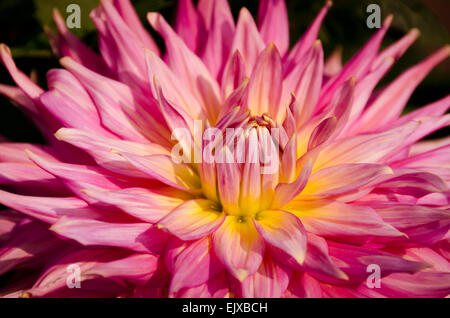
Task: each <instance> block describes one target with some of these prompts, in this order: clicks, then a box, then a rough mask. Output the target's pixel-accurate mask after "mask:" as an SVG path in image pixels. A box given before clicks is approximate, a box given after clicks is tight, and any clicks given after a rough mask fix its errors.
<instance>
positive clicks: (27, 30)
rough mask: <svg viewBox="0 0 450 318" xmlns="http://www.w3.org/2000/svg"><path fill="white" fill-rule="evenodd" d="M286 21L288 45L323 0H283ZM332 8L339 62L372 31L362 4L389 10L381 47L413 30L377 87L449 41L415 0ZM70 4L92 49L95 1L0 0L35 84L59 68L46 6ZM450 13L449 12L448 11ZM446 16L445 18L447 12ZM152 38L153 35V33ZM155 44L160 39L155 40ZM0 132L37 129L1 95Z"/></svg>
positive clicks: (326, 34) (431, 80)
mask: <svg viewBox="0 0 450 318" xmlns="http://www.w3.org/2000/svg"><path fill="white" fill-rule="evenodd" d="M286 2H287V7H288V14H289V21H290V36H291V44H293V43H295V41H296V40H297V39H298V38H299V37H300V36H301V34H303V32H304V31H305V30H306V29H307V27H308V26H309V24H310V23H311V22H312V20H313V19H314V17H315V15H316V14H317V12H318V11H319V10H320V8H321V7H322V5H323V4H324V2H325V1H324V0H323V1H321V0H319V1H310V0H301V1H298V0H286ZM333 2H334V3H333V6H332V8H331V10H330V12H329V13H328V15H327V17H326V18H325V22H324V24H323V26H322V28H321V31H320V34H319V38H320V39H321V40H322V42H323V46H324V50H325V55H328V54H330V53H331V52H332V51H333V50H334V49H335V48H336V47H338V46H342V48H343V56H344V60H347V59H348V58H350V57H351V56H352V55H353V54H354V53H355V52H356V51H357V50H358V49H359V48H361V47H362V46H363V45H364V43H365V42H366V41H367V40H368V39H369V38H370V36H371V35H373V34H374V32H375V30H371V29H369V28H368V27H367V26H366V18H367V16H368V13H366V7H367V5H368V4H370V3H377V4H379V5H380V7H381V12H382V16H383V17H386V16H387V15H388V14H391V13H393V14H394V22H393V24H392V26H391V28H390V30H389V31H388V33H387V35H386V38H385V40H384V42H383V47H385V46H387V45H389V44H390V43H392V42H394V41H395V40H397V39H399V38H400V37H401V36H403V35H404V34H405V33H406V32H407V31H408V30H410V29H411V28H414V27H415V28H418V29H419V30H420V31H421V37H420V38H419V40H418V41H416V43H415V44H414V45H413V46H412V47H411V49H410V50H408V52H407V53H406V54H405V55H404V57H402V58H401V59H400V60H399V61H398V62H397V64H396V65H395V67H394V68H393V70H392V71H391V72H390V73H389V74H388V75H387V76H386V78H385V79H383V81H382V83H381V85H383V84H385V83H388V82H389V81H391V80H392V79H393V78H394V77H395V76H397V75H398V74H399V73H401V72H402V71H403V70H405V69H406V68H407V67H409V66H412V65H414V64H415V63H417V62H419V61H420V60H422V59H423V58H425V57H426V56H427V55H428V54H430V53H431V52H433V51H434V50H436V49H438V48H439V47H442V46H443V45H445V44H448V43H450V35H449V31H448V30H447V29H446V28H445V27H444V24H443V23H442V21H439V20H438V19H437V18H436V16H435V15H433V13H432V12H431V11H430V9H429V8H427V6H425V5H424V3H423V1H421V0H334V1H333ZM70 3H76V4H78V5H80V7H81V28H80V29H73V30H72V31H73V33H74V34H75V35H77V36H78V37H80V38H81V39H82V40H83V41H84V42H85V43H87V44H88V45H89V46H91V47H93V48H96V46H97V35H96V31H95V28H94V25H93V23H92V21H91V20H90V18H89V12H90V11H91V10H92V9H93V8H95V7H96V6H97V5H98V3H97V1H95V0H2V1H0V28H1V30H2V32H1V33H0V42H3V43H6V44H7V45H8V46H10V47H11V48H12V52H13V56H14V59H15V61H16V63H17V65H18V67H19V68H20V69H22V70H23V71H24V72H25V73H28V74H29V73H30V72H32V71H33V72H34V73H35V74H36V76H37V79H38V81H39V84H40V85H42V86H43V87H45V74H46V72H47V71H48V70H49V69H51V68H54V67H59V64H58V60H57V59H56V57H54V56H53V54H52V52H51V50H50V46H49V44H48V39H47V36H46V34H45V33H44V31H43V26H44V25H46V26H49V27H50V28H53V29H55V26H54V23H53V20H52V9H53V8H57V9H58V10H59V11H60V12H61V14H62V15H63V17H66V16H67V15H68V13H66V7H67V5H68V4H70ZM132 3H133V5H134V7H135V9H136V10H137V12H138V15H139V17H140V18H141V20H142V21H143V22H144V25H145V27H146V28H147V29H148V30H149V31H150V32H151V33H152V34H153V35H155V33H154V32H153V30H150V27H149V26H148V23H147V22H146V21H145V15H146V13H147V12H148V11H159V12H161V13H162V14H163V15H164V16H165V17H166V18H167V19H168V20H169V21H172V22H173V20H174V15H175V10H176V1H175V0H132ZM230 6H231V9H232V11H233V15H234V16H235V18H237V16H238V14H239V10H240V8H241V7H242V6H246V7H247V8H248V9H249V10H250V11H251V12H252V13H253V14H254V16H255V17H256V13H257V7H258V1H257V0H246V1H242V0H230ZM449 14H450V12H449ZM448 18H449V19H450V16H448ZM155 36H156V37H157V38H158V36H157V35H155ZM158 41H159V42H158V43H161V44H162V42H161V39H158ZM449 71H450V63H449V62H448V61H447V62H445V63H442V64H441V65H439V67H438V68H436V69H435V70H434V71H433V72H432V73H431V74H430V75H429V76H428V77H427V78H426V79H425V80H424V82H423V83H422V84H421V85H420V86H419V87H418V88H417V90H416V92H415V93H414V95H413V96H412V98H411V100H410V102H409V104H408V107H407V111H409V110H411V109H414V108H417V107H419V106H422V105H424V104H426V103H429V102H432V101H434V100H437V99H438V98H441V97H443V96H445V95H447V94H448V93H449V88H450V76H449ZM0 82H1V83H8V84H12V81H11V79H10V77H9V75H8V74H7V72H6V71H5V70H4V68H3V67H0ZM0 103H1V106H0V107H1V110H0V114H1V116H0V134H2V135H5V136H7V137H8V138H10V139H12V140H27V141H41V140H42V139H41V137H39V136H40V135H39V133H38V132H37V131H36V130H35V128H33V127H32V125H31V123H30V122H29V121H27V120H26V119H24V116H23V115H22V114H21V112H20V111H19V110H17V109H16V108H14V106H12V105H11V104H10V103H9V102H8V101H7V100H6V99H5V98H3V97H1V98H0Z"/></svg>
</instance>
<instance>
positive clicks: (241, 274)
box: [233, 269, 250, 283]
mask: <svg viewBox="0 0 450 318" xmlns="http://www.w3.org/2000/svg"><path fill="white" fill-rule="evenodd" d="M249 274H250V273H249V272H248V270H245V269H238V270H236V271H235V272H234V273H233V275H234V277H236V278H237V279H238V280H239V282H241V283H242V282H243V281H244V280H245V279H246V278H247V277H248V276H249Z"/></svg>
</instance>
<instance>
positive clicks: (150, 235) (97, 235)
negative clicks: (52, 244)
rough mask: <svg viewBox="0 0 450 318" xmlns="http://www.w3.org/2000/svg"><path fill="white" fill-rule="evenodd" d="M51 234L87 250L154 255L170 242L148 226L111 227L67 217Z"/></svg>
mask: <svg viewBox="0 0 450 318" xmlns="http://www.w3.org/2000/svg"><path fill="white" fill-rule="evenodd" d="M50 230H52V231H53V232H55V233H56V234H58V235H60V236H62V237H64V238H69V239H73V240H75V241H77V242H78V243H80V244H81V245H83V246H110V247H121V248H125V249H129V250H132V251H136V252H140V253H150V254H158V253H161V251H162V250H163V248H164V245H165V243H166V240H167V235H166V234H165V233H164V232H162V231H161V230H159V229H157V228H156V227H153V226H152V225H151V224H145V223H107V222H101V221H96V220H88V219H79V218H73V217H63V218H61V219H60V220H59V221H57V222H56V223H55V224H53V225H52V227H51V228H50Z"/></svg>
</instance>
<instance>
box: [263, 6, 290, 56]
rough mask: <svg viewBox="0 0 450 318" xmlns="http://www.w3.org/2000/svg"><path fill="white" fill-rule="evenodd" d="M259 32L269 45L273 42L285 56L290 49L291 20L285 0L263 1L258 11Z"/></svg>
mask: <svg viewBox="0 0 450 318" xmlns="http://www.w3.org/2000/svg"><path fill="white" fill-rule="evenodd" d="M258 25H259V32H260V33H261V36H262V38H263V40H264V42H265V43H266V44H267V45H268V44H269V43H271V42H273V43H274V44H275V45H276V46H277V47H278V49H279V50H280V54H281V55H282V56H283V55H284V54H285V53H286V52H287V50H288V49H289V20H288V14H287V10H286V4H285V3H284V0H263V1H261V2H260V4H259V10H258Z"/></svg>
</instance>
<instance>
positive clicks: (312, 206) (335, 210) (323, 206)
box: [284, 199, 403, 241]
mask: <svg viewBox="0 0 450 318" xmlns="http://www.w3.org/2000/svg"><path fill="white" fill-rule="evenodd" d="M284 209H285V210H286V211H289V212H291V213H294V214H295V215H296V216H297V217H299V218H300V220H301V221H302V223H303V225H304V226H305V228H306V230H307V231H308V232H312V233H314V234H317V235H321V236H326V237H331V238H339V239H340V240H347V241H348V240H350V241H351V240H352V238H353V239H355V238H357V239H358V240H359V241H361V240H366V239H367V238H372V237H377V236H381V237H400V236H402V235H403V234H402V233H401V232H399V231H398V230H397V229H395V228H394V227H393V226H391V225H389V224H388V223H386V222H384V221H383V219H382V218H381V217H380V216H379V215H378V214H377V213H376V212H375V210H373V209H372V208H370V207H367V206H356V205H352V204H345V203H341V202H339V201H331V200H325V199H323V200H314V201H292V202H290V203H288V204H287V205H286V206H285V207H284Z"/></svg>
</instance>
